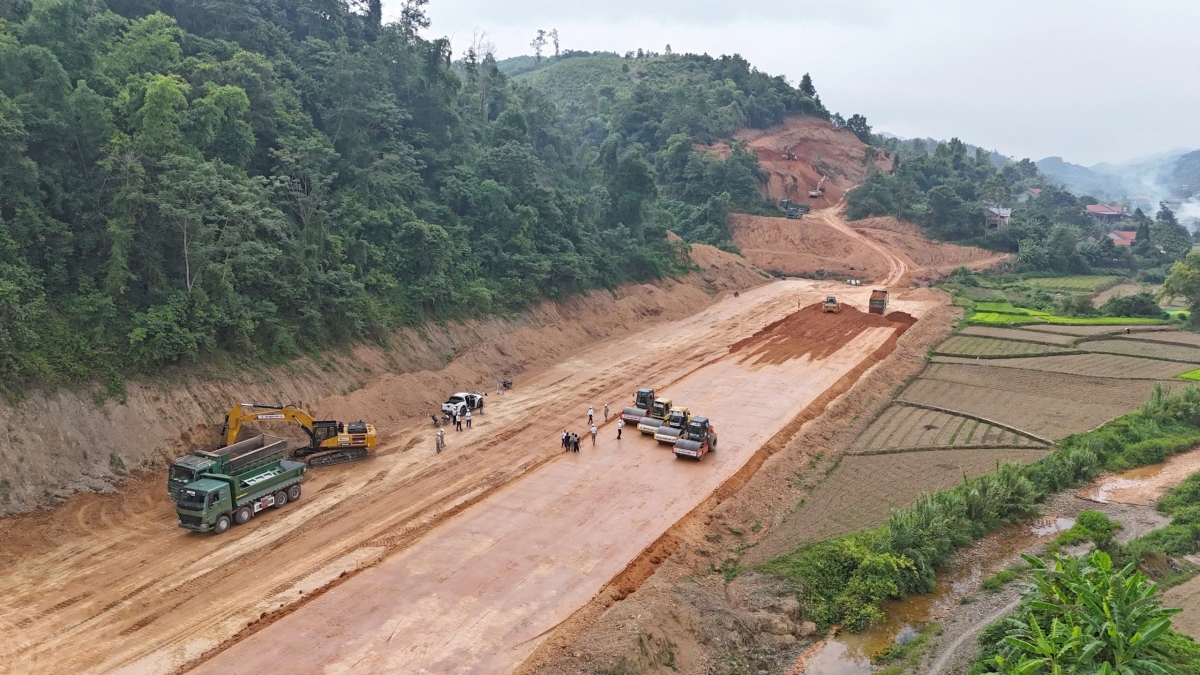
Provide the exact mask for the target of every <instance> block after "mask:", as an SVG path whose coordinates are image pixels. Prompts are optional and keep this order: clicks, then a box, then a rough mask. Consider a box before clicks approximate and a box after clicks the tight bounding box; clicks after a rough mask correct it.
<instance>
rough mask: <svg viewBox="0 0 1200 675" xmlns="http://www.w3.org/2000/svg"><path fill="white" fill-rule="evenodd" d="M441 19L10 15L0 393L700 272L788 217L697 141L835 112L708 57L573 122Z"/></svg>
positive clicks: (294, 348)
mask: <svg viewBox="0 0 1200 675" xmlns="http://www.w3.org/2000/svg"><path fill="white" fill-rule="evenodd" d="M423 4H424V3H422V2H410V3H408V4H406V9H405V12H404V15H403V18H402V19H401V20H400V21H399V22H397V23H395V24H392V25H381V24H380V21H379V5H378V3H370V5H368V6H367V9H366V12H365V14H360V13H356V12H355V11H351V9H350V8H349V6H347V5H346V4H342V3H338V2H326V3H321V4H312V3H309V2H306V1H304V0H273V1H271V2H268V1H266V0H250V1H244V0H239V1H236V2H235V1H225V0H215V1H213V2H203V3H191V2H175V1H174V0H112V1H111V2H109V3H108V4H105V2H103V1H102V0H32V1H31V0H6V1H4V2H0V387H3V389H5V390H6V391H8V392H10V393H12V392H15V391H18V390H19V389H20V388H21V387H23V386H26V385H28V384H30V383H38V384H41V385H46V386H55V385H59V384H64V383H70V382H77V381H86V380H89V379H92V378H95V377H97V376H103V377H105V378H106V379H107V380H108V381H109V382H110V389H112V390H114V391H115V390H119V388H120V382H121V378H120V375H121V374H123V373H127V372H130V371H137V370H143V371H149V370H153V369H156V368H158V367H160V366H162V365H165V364H172V363H177V362H181V361H187V360H189V359H194V358H196V357H198V356H201V355H203V354H205V353H207V352H210V351H212V350H226V351H229V352H233V353H237V354H243V355H248V356H253V357H255V358H266V359H282V358H287V357H290V356H293V355H296V354H299V353H302V352H304V351H307V350H312V349H316V348H319V347H322V346H324V345H328V344H330V343H334V342H338V341H347V340H355V339H374V340H378V341H384V340H386V337H387V335H388V331H389V330H390V329H391V328H393V327H395V326H398V325H403V324H415V323H419V322H421V321H424V320H428V319H445V318H454V317H461V316H466V315H473V314H481V313H488V312H497V311H511V310H512V309H514V308H517V307H520V306H522V305H524V304H527V303H529V302H530V301H533V300H537V299H541V298H546V297H549V298H554V297H561V296H563V295H565V294H569V293H572V292H576V291H580V290H583V289H587V288H590V287H596V286H609V287H611V286H614V285H616V284H618V283H621V282H624V281H629V280H640V279H647V278H653V277H658V276H662V275H665V274H670V273H673V272H675V271H677V270H679V269H681V267H680V265H681V264H686V253H685V252H684V251H682V250H673V247H672V246H671V245H670V244H669V243H668V242H667V240H666V237H665V233H666V231H667V230H668V229H669V228H677V229H680V230H682V232H683V233H684V234H685V235H690V236H692V237H695V238H698V239H702V240H707V241H714V242H715V241H722V240H724V239H727V236H728V235H727V232H726V231H725V229H724V227H725V224H724V221H725V211H726V209H728V208H730V205H731V204H734V205H742V206H743V207H747V208H749V207H757V208H765V206H764V205H763V204H762V202H761V201H760V200H759V198H758V193H757V181H758V179H759V177H758V175H757V168H756V166H757V165H756V159H755V158H754V156H753V155H750V154H748V153H744V152H737V153H734V154H733V155H732V156H731V157H730V158H729V159H728V160H727V161H722V160H720V159H718V158H717V157H716V156H715V155H708V156H705V157H703V158H700V157H699V156H698V155H697V153H695V152H693V150H692V146H693V143H696V142H704V141H709V140H712V139H715V138H718V137H721V136H724V135H728V134H730V133H732V132H733V131H735V130H736V129H738V128H740V127H742V126H745V125H754V126H762V125H768V124H771V123H773V122H776V121H778V120H780V119H781V118H782V116H783V115H785V114H787V113H795V112H812V113H817V114H821V113H822V112H823V108H821V107H820V104H819V102H818V101H816V100H815V92H812V91H811V86H809V91H807V92H805V91H801V90H798V89H794V88H792V87H790V86H788V85H787V83H786V82H784V81H783V80H782V78H770V77H768V76H766V75H763V74H761V73H758V72H756V71H754V70H753V69H751V68H750V67H749V65H748V64H747V63H746V62H745V61H744V60H742V59H740V58H738V57H730V58H721V59H712V58H709V57H691V56H688V57H682V56H672V57H663V58H661V59H658V60H647V61H645V62H642V63H639V64H638V65H637V67H636V68H622V65H624V64H622V63H620V61H622V60H621V59H617V61H618V64H617V68H619V69H621V73H622V75H626V74H628V73H629V72H633V73H640V72H642V71H643V70H652V69H653V68H656V67H660V66H658V65H652V64H663V65H662V66H661V67H663V68H667V69H672V68H674V69H676V72H677V73H687V75H686V76H681V77H675V78H673V79H669V80H668V81H664V82H662V83H657V84H655V85H653V86H652V85H650V84H649V83H645V82H638V83H637V84H634V85H631V86H629V87H622V86H617V85H608V84H599V85H598V86H595V87H593V88H591V89H590V90H589V89H588V88H587V87H584V88H583V89H582V90H581V91H580V92H579V94H580V96H579V100H578V102H577V103H571V104H569V105H566V104H564V105H563V109H562V110H560V105H559V104H560V103H563V102H564V101H565V100H566V97H564V96H562V95H561V92H559V91H557V90H556V89H554V88H553V87H551V86H550V85H551V81H550V78H551V76H552V74H553V69H543V70H541V71H539V72H535V73H533V74H532V76H533V77H531V82H532V83H533V84H538V85H544V86H547V87H548V88H550V90H551V94H552V96H553V97H551V96H547V95H546V94H543V93H542V92H541V91H540V90H539V89H537V88H534V87H531V86H527V85H526V84H521V83H514V82H512V81H510V80H509V78H508V77H507V76H505V75H504V74H503V73H501V72H500V70H499V69H498V68H497V65H496V62H495V60H494V59H492V58H491V57H490V56H486V55H476V54H472V55H469V58H466V59H463V60H460V61H458V62H454V60H453V54H452V48H451V45H450V44H449V42H448V41H447V40H445V39H426V38H424V37H422V36H421V35H420V32H421V31H422V29H425V28H427V27H428V21H427V20H426V18H425V16H424V15H423V13H422V12H421V11H420V8H421V6H422V5H423ZM355 7H357V6H355ZM614 58H615V57H614ZM581 61H582V60H581ZM568 63H569V61H564V62H563V63H561V64H558V65H567V64H568ZM631 81H632V80H631ZM659 186H661V193H662V194H663V196H664V197H666V198H665V199H662V200H660V199H659V195H660V189H659Z"/></svg>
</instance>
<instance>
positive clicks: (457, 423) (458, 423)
mask: <svg viewBox="0 0 1200 675" xmlns="http://www.w3.org/2000/svg"><path fill="white" fill-rule="evenodd" d="M454 430H455V431H462V413H457V412H456V413H454Z"/></svg>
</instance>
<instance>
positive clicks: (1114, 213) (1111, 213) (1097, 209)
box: [1087, 204, 1125, 223]
mask: <svg viewBox="0 0 1200 675" xmlns="http://www.w3.org/2000/svg"><path fill="white" fill-rule="evenodd" d="M1087 211H1088V213H1090V214H1092V215H1093V216H1094V217H1095V218H1096V219H1097V220H1099V221H1100V222H1102V223H1115V222H1117V221H1118V220H1121V219H1122V218H1124V217H1125V209H1124V208H1123V207H1120V206H1112V205H1111V204H1088V205H1087Z"/></svg>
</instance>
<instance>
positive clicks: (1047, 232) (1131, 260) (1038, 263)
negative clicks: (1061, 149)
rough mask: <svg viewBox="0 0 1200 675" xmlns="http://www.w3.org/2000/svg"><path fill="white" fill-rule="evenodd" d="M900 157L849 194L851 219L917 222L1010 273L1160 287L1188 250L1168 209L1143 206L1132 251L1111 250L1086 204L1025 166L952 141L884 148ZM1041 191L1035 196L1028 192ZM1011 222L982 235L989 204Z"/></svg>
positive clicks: (1131, 224) (1130, 222) (1135, 216)
mask: <svg viewBox="0 0 1200 675" xmlns="http://www.w3.org/2000/svg"><path fill="white" fill-rule="evenodd" d="M890 147H892V148H893V150H894V151H896V152H897V155H896V162H895V163H894V165H893V169H892V171H891V172H888V173H884V172H881V171H878V170H872V171H871V173H869V174H868V176H867V179H866V180H865V181H864V182H863V184H862V186H860V187H859V188H858V189H856V190H853V191H851V192H849V193H848V194H847V197H846V201H847V203H848V204H849V207H848V215H849V217H850V218H851V219H861V218H866V217H869V216H885V215H890V216H895V217H896V218H899V219H901V220H908V221H911V222H915V223H918V224H920V225H921V227H922V229H923V231H924V232H925V233H926V234H927V235H928V236H929V237H931V238H933V239H937V240H943V241H958V242H964V243H968V244H972V245H976V246H982V247H984V248H989V249H992V250H997V251H1007V252H1011V253H1016V254H1017V256H1016V267H1017V271H1022V272H1051V273H1058V274H1087V273H1089V272H1092V271H1097V270H1110V271H1113V272H1114V273H1116V274H1120V275H1124V274H1128V273H1131V272H1139V271H1140V275H1141V277H1142V278H1143V279H1144V280H1147V281H1157V282H1161V281H1162V280H1163V279H1164V278H1165V276H1166V275H1167V273H1168V271H1169V268H1170V266H1171V264H1173V263H1174V262H1175V261H1178V260H1181V259H1183V257H1184V256H1185V255H1187V252H1188V251H1189V250H1191V245H1192V242H1191V238H1190V235H1189V233H1188V230H1187V228H1186V227H1184V226H1183V225H1181V224H1180V223H1179V222H1178V220H1177V219H1176V217H1175V214H1174V213H1172V212H1171V210H1170V209H1169V208H1167V207H1166V205H1165V204H1164V205H1161V206H1160V208H1159V209H1158V211H1157V212H1156V213H1155V217H1154V219H1153V220H1152V219H1151V218H1150V217H1149V216H1148V215H1146V214H1145V213H1143V212H1142V211H1141V210H1140V209H1136V210H1135V211H1134V213H1132V214H1130V215H1131V218H1128V219H1126V220H1125V221H1124V222H1123V223H1122V225H1121V227H1122V228H1123V229H1129V230H1137V231H1138V233H1139V234H1138V237H1137V240H1138V245H1137V246H1135V247H1132V248H1129V247H1117V246H1115V245H1114V244H1113V241H1112V239H1110V238H1109V236H1108V234H1109V232H1110V231H1111V230H1112V229H1113V227H1114V225H1112V224H1107V223H1102V222H1100V221H1098V220H1097V219H1095V218H1094V217H1092V216H1091V215H1090V214H1089V213H1088V212H1087V209H1086V207H1087V205H1089V204H1095V203H1097V200H1096V199H1095V198H1093V197H1088V196H1083V197H1077V196H1075V195H1073V194H1071V193H1070V192H1068V191H1067V190H1066V189H1063V188H1061V187H1058V186H1055V185H1054V184H1053V183H1052V181H1050V180H1049V179H1048V178H1047V177H1046V176H1045V175H1043V174H1042V173H1041V172H1039V171H1038V167H1037V165H1035V164H1034V163H1033V162H1032V161H1030V160H1028V159H1023V160H1021V161H1019V162H1012V161H1009V162H1004V163H1003V164H1002V165H1000V166H997V164H996V162H995V161H994V158H993V157H991V156H990V155H989V153H987V152H985V151H983V150H982V149H978V148H977V149H976V151H975V152H974V153H973V154H972V153H969V152H968V151H967V145H966V144H964V143H963V142H962V141H960V140H958V139H951V140H950V142H948V143H940V144H938V145H937V146H936V147H933V148H923V149H921V150H920V151H919V152H914V151H912V148H911V147H907V148H906V147H905V146H899V145H897V144H896V143H894V142H892V143H890ZM1028 188H1040V189H1041V193H1040V195H1038V196H1036V197H1033V196H1030V195H1028V194H1026V195H1025V196H1024V197H1022V196H1021V194H1022V193H1023V192H1025V190H1027V189H1028ZM989 206H990V207H994V208H997V209H1000V211H998V212H996V213H1000V214H1007V215H1008V216H1010V219H1009V220H1008V221H1007V222H1005V223H1004V224H1003V225H1002V226H999V225H998V226H997V227H994V228H990V229H989V228H988V226H987V219H988V215H989V214H988V212H987V208H988V207H989Z"/></svg>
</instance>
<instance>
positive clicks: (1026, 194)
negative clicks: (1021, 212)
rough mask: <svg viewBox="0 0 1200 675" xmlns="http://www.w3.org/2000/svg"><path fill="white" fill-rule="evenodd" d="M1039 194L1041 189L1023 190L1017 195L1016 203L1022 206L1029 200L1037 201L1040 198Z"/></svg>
mask: <svg viewBox="0 0 1200 675" xmlns="http://www.w3.org/2000/svg"><path fill="white" fill-rule="evenodd" d="M1041 194H1042V188H1029V189H1028V190H1024V191H1023V192H1021V194H1019V195H1017V201H1018V202H1020V203H1021V204H1024V203H1025V202H1027V201H1029V200H1030V199H1037V198H1038V197H1039V196H1041Z"/></svg>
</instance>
